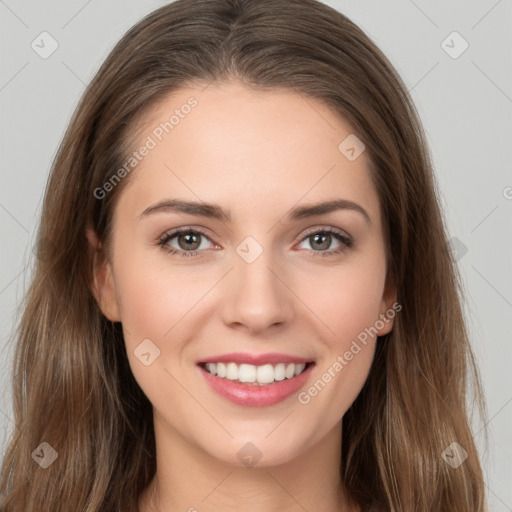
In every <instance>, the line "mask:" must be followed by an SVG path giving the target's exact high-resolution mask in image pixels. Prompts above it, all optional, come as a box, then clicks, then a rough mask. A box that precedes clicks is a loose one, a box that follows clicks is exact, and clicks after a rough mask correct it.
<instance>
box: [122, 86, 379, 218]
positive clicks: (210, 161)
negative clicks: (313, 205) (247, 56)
mask: <svg viewBox="0 0 512 512" xmlns="http://www.w3.org/2000/svg"><path fill="white" fill-rule="evenodd" d="M136 128H137V142H136V144H135V149H137V148H141V147H143V146H144V145H146V146H148V147H151V149H149V150H148V151H145V156H144V157H143V158H141V159H140V161H138V162H137V165H136V167H135V169H134V170H133V171H132V176H131V178H132V179H131V180H130V183H129V184H127V185H128V186H127V187H126V190H125V191H124V192H123V194H122V195H123V196H124V195H126V198H125V201H128V200H129V201H130V203H131V206H132V207H133V208H135V209H137V210H138V211H139V213H140V212H141V211H142V210H144V208H145V207H147V206H148V203H149V202H151V201H153V202H154V201H158V200H161V199H163V198H169V197H173V198H174V197H180V198H188V199H195V200H202V201H205V202H213V203H219V204H223V205H225V206H226V207H228V208H229V209H230V210H237V208H238V209H239V213H240V215H242V216H245V217H246V218H247V215H248V214H249V213H250V212H251V211H252V214H254V212H255V211H259V213H260V215H263V214H264V213H265V212H267V213H269V214H272V215H274V216H275V215H277V214H279V215H280V216H281V215H283V214H284V213H285V211H286V210H287V209H289V208H291V207H292V206H294V205H296V204H298V203H301V202H307V203H309V202H316V201H320V200H326V199H331V198H344V199H348V200H352V201H355V202H357V203H359V204H361V206H363V207H364V208H365V209H366V210H367V211H368V213H369V214H370V216H371V217H372V218H375V220H376V221H378V219H379V211H378V210H379V206H378V196H377V193H376V190H375V188H374V186H373V183H372V181H371V178H370V173H369V168H368V157H367V155H366V152H364V151H363V152H362V154H361V155H360V156H359V157H358V158H356V159H355V160H350V159H348V158H347V156H346V154H344V153H343V151H342V150H340V143H342V142H343V141H345V140H349V141H350V140H352V139H351V137H352V138H353V137H354V134H353V129H352V127H351V126H350V125H349V124H348V123H347V122H346V121H345V120H344V119H343V118H341V117H340V116H339V115H337V114H336V113H335V112H333V111H332V110H331V109H329V108H328V107H327V106H326V105H325V104H323V103H322V102H320V101H318V100H315V99H312V98H309V97H305V96H304V95H301V94H298V93H296V92H294V91H289V90H274V91H261V90H255V89H250V88H248V87H247V86H244V85H243V84H240V83H239V82H231V83H222V84H210V85H208V86H207V87H206V88H205V87H204V86H202V87H191V88H183V89H179V90H176V91H174V92H173V93H172V94H170V95H168V96H167V97H166V98H165V99H164V100H162V101H160V102H159V103H158V104H156V105H155V106H154V107H153V108H152V109H151V110H150V111H148V112H147V113H145V115H144V116H143V117H142V119H141V120H140V122H139V125H138V126H137V127H136ZM347 138H348V139H347ZM343 147H344V146H343V145H342V148H341V149H343ZM356 149H358V148H356Z"/></svg>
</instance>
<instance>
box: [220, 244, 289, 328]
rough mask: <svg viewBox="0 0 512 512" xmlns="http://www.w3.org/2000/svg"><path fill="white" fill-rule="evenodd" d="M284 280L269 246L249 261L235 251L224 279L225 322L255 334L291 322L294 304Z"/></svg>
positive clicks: (223, 313)
mask: <svg viewBox="0 0 512 512" xmlns="http://www.w3.org/2000/svg"><path fill="white" fill-rule="evenodd" d="M287 280H288V281H289V280H290V278H289V277H288V279H287V275H286V273H285V272H284V271H283V269H280V267H279V266H278V265H277V263H276V260H275V258H274V257H273V255H272V252H271V251H270V250H265V251H263V253H262V254H261V255H260V256H259V257H258V258H257V259H256V260H255V261H253V262H252V263H248V262H247V261H245V260H244V259H243V258H242V257H238V255H237V256H236V257H235V260H234V267H233V270H232V271H231V272H230V273H229V275H228V276H227V279H225V280H224V283H223V286H224V290H223V294H224V297H225V301H224V303H223V311H222V316H223V320H224V322H225V324H226V325H228V326H230V327H232V328H233V327H235V328H238V329H245V330H246V331H248V332H249V333H251V334H255V333H261V332H264V331H265V330H267V329H269V328H270V327H273V326H278V325H281V326H283V325H285V324H288V323H290V322H291V321H292V319H293V316H294V314H295V308H294V304H293V297H294V295H293V293H292V292H291V291H290V283H288V282H287Z"/></svg>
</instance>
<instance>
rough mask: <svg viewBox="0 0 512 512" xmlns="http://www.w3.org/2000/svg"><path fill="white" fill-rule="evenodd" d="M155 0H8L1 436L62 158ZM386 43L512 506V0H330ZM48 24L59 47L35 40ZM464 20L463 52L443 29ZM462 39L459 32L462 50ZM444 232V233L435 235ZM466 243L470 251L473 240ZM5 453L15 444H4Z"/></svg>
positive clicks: (499, 499) (496, 506)
mask: <svg viewBox="0 0 512 512" xmlns="http://www.w3.org/2000/svg"><path fill="white" fill-rule="evenodd" d="M165 3H167V2H162V1H157V0H142V1H141V0H137V1H135V0H129V1H128V0H109V1H108V2H106V1H102V2H100V1H99V0H89V1H87V0H72V1H70V0H68V1H66V2H64V1H62V2H58V1H52V2H50V1H40V0H37V1H36V0H31V1H27V0H18V1H15V0H5V1H3V0H0V27H1V32H0V34H1V35H0V41H1V43H0V59H1V64H0V70H1V71H0V72H1V75H0V108H1V123H0V129H1V142H0V143H1V148H0V156H1V165H2V172H1V175H0V176H1V178H0V179H1V187H0V237H1V238H0V239H1V246H2V251H1V261H0V271H1V274H0V335H1V341H0V390H1V393H0V395H1V396H0V442H1V443H2V446H5V440H6V435H7V433H8V432H9V431H10V429H11V428H12V425H13V423H12V408H11V397H10V392H11V390H10V383H9V378H8V372H9V371H10V364H11V360H12V356H13V340H12V331H13V327H14V325H15V324H16V319H17V317H16V314H17V311H18V305H19V303H20V300H21V298H22V296H23V292H24V290H25V289H26V287H27V285H28V282H29V278H30V269H31V265H32V260H33V254H32V249H33V246H34V240H35V232H36V227H37V223H38V216H39V212H40V207H41V200H42V194H43V190H44V186H45V183H46V180H47V177H48V172H49V168H50V164H51V161H52V159H53V157H54V155H55V152H56V150H57V147H58V145H59V142H60V140H61V138H62V136H63V134H64V130H65V128H66V126H67V123H68V121H69V118H70V116H71V113H72V112H73V110H74V108H75V106H76V104H77V101H78V99H79V97H80V96H81V94H82V92H83V90H84V86H85V84H86V83H88V82H89V80H90V79H91V78H92V76H93V74H94V73H95V72H96V70H97V69H98V67H99V65H100V63H101V62H102V61H103V59H104V58H105V57H106V55H107V54H108V52H109V51H110V49H111V48H112V47H113V45H114V44H115V42H116V41H117V40H118V39H119V38H120V37H121V36H122V35H123V33H124V32H125V31H126V30H127V29H128V28H129V27H130V26H131V25H133V24H134V23H135V22H137V21H138V20H139V19H140V18H141V17H142V16H144V15H145V14H146V13H148V12H150V11H152V10H153V9H155V8H157V7H160V6H161V5H164V4H165ZM326 3H328V4H329V5H331V6H332V7H334V8H336V9H338V10H339V11H341V12H343V13H344V14H346V15H348V16H349V17H350V18H351V19H352V20H354V21H355V22H356V23H358V24H359V25H360V26H361V28H363V30H365V31H366V32H367V34H368V35H369V36H370V37H371V38H372V39H373V40H374V41H375V42H376V43H377V44H378V45H379V46H380V48H381V49H382V50H383V51H384V53H385V54H386V55H387V56H388V57H389V59H390V60H391V62H392V63H393V64H394V65H395V67H396V68H397V69H398V71H399V73H400V74H401V75H402V77H403V78H404V80H405V83H406V84H407V86H408V87H409V89H410V90H411V91H412V96H413V99H414V101H415V103H416V105H417V107H418V110H419V112H420V115H421V118H422V120H423V123H424V127H425V130H426V133H427V136H428V139H429V143H430V146H431V151H432V157H433V161H434V164H435V168H436V172H437V175H438V178H439V182H440V186H441V189H442V197H441V201H442V204H443V208H444V210H445V214H446V218H447V221H448V226H449V230H450V236H451V237H456V238H457V239H458V240H457V241H456V242H455V244H454V245H456V246H457V247H458V248H459V256H460V260H459V265H460V269H461V273H462V277H463V280H464V283H465V288H466V290H467V303H466V310H467V316H468V321H469V326H470V329H471V333H472V341H473V345H474V349H475V353H476V357H477V361H478V364H479V366H480V369H481V373H482V377H483V382H484V386H485V393H486V397H487V401H488V410H489V415H488V419H489V421H488V425H487V427H488V430H489V434H490V438H489V441H490V442H489V449H488V450H486V449H485V447H484V445H483V437H484V436H483V434H482V430H481V428H482V426H483V425H482V424H480V423H476V424H475V426H474V434H475V438H476V440H477V443H478V445H479V446H480V447H481V452H482V457H483V460H484V465H485V471H486V480H487V488H488V493H489V500H490V504H491V510H493V511H497V512H504V511H512V485H511V484H512V436H511V430H512V429H511V426H512V403H511V401H512V386H511V380H512V379H511V376H510V375H511V371H510V367H511V363H512V343H511V342H512V339H511V336H510V334H511V332H512V272H511V271H510V270H511V264H510V263H511V262H512V258H511V256H512V243H511V241H512V229H511V228H512V173H511V172H510V164H511V162H512V149H511V148H512V76H511V63H512V55H511V54H512V44H511V43H512V41H511V39H512V37H511V34H512V30H511V28H512V27H511V25H512V23H511V21H512V1H511V0H499V1H496V0H485V1H484V0H482V1H475V2H463V1H444V2H439V1H435V2H434V1H420V0H414V1H412V0H394V1H390V2H383V1H381V0H359V1H356V0H337V1H334V0H331V1H329V2H326ZM43 31H47V32H49V33H50V34H51V36H52V37H53V38H54V39H55V40H56V41H57V42H58V45H59V46H58V49H57V50H56V51H55V52H54V53H53V54H52V55H51V56H50V57H48V58H47V59H42V58H41V57H40V56H39V55H38V54H37V53H36V52H35V51H34V50H33V49H32V48H31V43H32V41H34V40H35V39H36V38H37V37H38V36H39V34H41V32H43ZM453 31H457V32H458V33H459V34H460V35H461V36H462V37H463V38H464V40H466V41H467V43H468V44H469V47H468V49H467V50H466V51H465V52H464V53H462V55H460V56H459V57H458V58H456V59H454V58H452V57H451V56H449V55H448V54H447V53H446V52H445V50H444V49H443V47H442V46H441V43H442V41H443V40H445V39H446V38H447V36H448V35H449V34H451V33H452V32H453ZM461 44H463V43H462V41H461V40H460V39H457V38H455V39H454V38H453V37H452V38H449V39H448V40H447V42H446V43H445V45H449V46H452V47H453V48H452V49H451V50H450V51H451V52H452V53H453V52H456V51H457V50H459V49H461V48H462V46H461ZM432 243H436V241H435V240H432ZM466 249H467V252H466V253H464V252H465V250H466ZM2 453H3V450H2Z"/></svg>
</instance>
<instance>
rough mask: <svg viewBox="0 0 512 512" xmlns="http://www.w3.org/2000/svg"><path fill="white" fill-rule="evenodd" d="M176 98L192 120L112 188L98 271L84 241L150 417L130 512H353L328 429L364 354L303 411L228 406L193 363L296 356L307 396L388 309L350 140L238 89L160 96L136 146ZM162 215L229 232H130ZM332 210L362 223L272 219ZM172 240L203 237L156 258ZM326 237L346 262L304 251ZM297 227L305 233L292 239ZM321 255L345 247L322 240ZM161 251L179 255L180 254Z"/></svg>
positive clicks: (365, 174)
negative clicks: (175, 208)
mask: <svg viewBox="0 0 512 512" xmlns="http://www.w3.org/2000/svg"><path fill="white" fill-rule="evenodd" d="M190 96H194V97H195V98H196V99H197V100H198V105H197V106H196V107H195V108H194V109H193V110H192V111H191V112H190V114H188V115H187V116H186V117H185V118H184V119H181V120H180V124H179V125H178V126H176V127H175V129H174V130H173V131H172V132H170V133H169V134H168V135H166V136H165V137H164V138H163V140H162V141H161V142H160V143H159V144H158V145H157V147H155V148H154V149H152V150H151V151H150V152H149V154H148V155H147V156H146V157H145V158H144V159H143V160H142V161H141V162H140V163H139V164H138V166H137V167H136V169H135V170H133V171H132V174H131V176H130V179H129V181H128V182H127V183H126V187H125V188H123V190H122V192H121V194H120V197H119V198H118V202H117V204H116V208H115V212H114V221H113V231H112V239H111V244H110V246H109V251H108V254H106V255H105V256H106V257H102V247H101V244H100V243H99V242H98V240H97V239H96V238H95V236H94V234H93V233H92V232H91V231H89V233H88V235H89V239H90V241H91V246H92V247H93V248H94V249H95V250H96V251H97V255H98V258H97V261H96V267H95V269H96V270H95V279H96V295H97V300H98V303H99V304H100V307H101V309H102V311H103V313H104V314H105V315H106V316H107V317H108V318H109V319H110V320H112V321H120V322H122V324H123V329H124V333H125V340H126V346H127V353H128V358H129V361H130V366H131V369H132V371H133V374H134V376H135V378H136V380H137V382H138V383H139V385H140V386H141V388H142V390H143V391H144V393H145V394H146V395H147V397H148V398H149V400H150V401H151V403H152V404H153V411H154V424H155V436H156V449H157V464H158V468H157V474H156V476H155V478H154V480H153V482H152V483H151V484H150V485H149V486H148V487H147V488H146V490H145V492H144V493H143V494H142V496H141V497H140V501H139V509H140V511H142V512H149V511H152V510H159V511H162V512H163V511H187V510H188V511H194V510H197V511H200V512H203V511H205V512H206V511H224V512H229V511H231V510H240V505H241V504H243V509H244V510H247V511H249V512H256V511H261V510H265V511H268V512H274V511H276V512H277V511H282V510H288V511H299V510H300V511H303V510H304V509H306V510H323V511H349V510H350V511H352V510H357V508H354V507H351V506H349V505H348V504H347V501H346V499H345V498H344V496H343V492H342V491H341V490H340V484H339V477H338V474H339V470H340V468H339V464H340V460H339V453H340V449H341V419H342V417H343V415H344V413H345V412H346V410H347V409H348V408H349V406H350V405H351V404H352V402H353V401H354V399H355V398H356V397H357V395H358V394H359V392H360V390H361V388H362V386H363V384H364V382H365V380H366V378H367V376H368V372H369V369H370V366H371V363H372V360H373V355H374V350H375V344H376V342H377V339H376V337H373V338H369V339H368V343H367V345H366V346H363V345H361V346H362V350H361V351H360V352H359V353H358V354H357V355H355V356H354V357H353V359H352V360H351V361H350V362H348V364H347V365H346V366H344V367H343V370H342V371H340V372H338V373H336V376H335V377H334V378H332V379H331V381H330V382H329V383H328V384H327V385H326V386H325V387H324V389H322V391H321V392H319V393H318V394H317V395H316V396H315V397H313V398H311V401H310V402H309V403H307V404H301V403H300V402H299V401H298V399H297V395H293V396H291V397H289V398H288V399H286V400H285V401H284V402H281V403H279V404H276V405H273V406H268V407H261V408H256V407H243V406H239V405H235V404H233V403H231V402H229V401H227V400H226V399H224V398H222V397H220V396H219V395H217V394H216V393H215V392H214V391H213V390H211V389H210V387H209V386H208V385H207V384H206V383H205V382H204V381H203V379H202V378H200V375H199V373H198V368H197V367H196V365H195V362H196V361H197V360H199V359H201V358H206V357H211V356H214V355H219V354H223V353H227V352H250V353H255V354H260V353H266V352H281V353H287V354H293V355H297V356H303V357H307V358H309V359H312V360H315V362H316V366H315V367H314V369H313V374H312V375H311V377H310V379H309V380H308V383H307V384H306V385H305V386H304V387H303V388H302V390H307V389H308V388H309V387H310V386H311V385H312V384H313V383H314V382H315V381H317V380H318V379H319V378H321V376H322V374H323V373H324V372H325V371H327V370H328V368H329V367H331V368H332V365H333V363H334V362H335V361H336V360H337V357H338V356H339V355H343V354H344V353H345V352H346V351H347V350H349V348H350V346H351V343H352V342H353V340H355V339H356V337H357V336H358V334H360V333H361V332H362V331H364V329H365V328H369V327H370V326H373V325H374V324H375V322H376V321H377V320H378V319H379V317H380V315H382V314H384V313H385V312H386V311H389V310H390V308H391V307H392V305H393V303H394V302H395V299H396V297H395V292H394V289H393V288H392V286H386V269H387V263H386V257H385V240H384V238H383V232H382V228H381V212H380V205H379V199H378V195H377V192H376V190H375V187H374V186H373V184H372V182H371V179H370V174H369V171H368V160H367V155H366V153H365V152H363V153H362V154H361V156H360V157H359V158H357V159H356V160H355V161H349V160H348V159H347V158H346V157H345V156H344V155H343V154H342V153H341V152H340V151H339V150H338V145H339V144H340V142H341V141H342V140H344V139H345V138H346V137H347V136H348V135H349V134H351V133H353V130H352V128H351V127H350V125H349V124H347V122H345V121H344V120H343V119H340V118H339V116H337V115H336V114H335V113H334V112H332V111H331V110H330V109H329V108H328V107H327V106H325V105H323V104H322V103H320V102H318V101H317V100H313V99H310V98H308V99H307V100H306V98H304V97H303V96H301V95H298V94H295V93H294V92H289V91H279V92H257V91H254V90H252V89H249V88H247V87H246V86H244V85H243V84H241V83H239V82H236V81H233V82H227V83H222V84H217V85H215V84H212V85H209V86H208V87H207V88H206V89H204V87H197V88H187V89H181V90H179V91H175V92H173V93H172V95H170V96H169V97H167V98H166V99H165V100H164V101H162V102H161V103H160V104H158V105H157V106H156V107H154V108H153V109H152V110H151V111H149V112H148V113H147V115H146V116H145V118H144V124H143V129H142V130H141V133H142V135H141V137H140V141H141V144H140V145H142V144H143V142H144V140H145V139H146V137H147V135H148V134H150V133H151V131H152V130H153V129H154V128H155V127H156V126H158V124H159V123H160V122H162V121H164V120H166V119H168V118H169V115H170V114H169V112H171V113H172V111H174V109H176V108H179V107H180V106H181V105H183V104H184V103H185V102H186V101H187V99H188V98H189V97H190ZM140 145H138V146H137V147H139V146H140ZM170 198H179V199H187V200H195V201H199V200H200V201H204V202H208V203H210V202H211V203H216V204H218V205H221V206H222V207H223V208H225V209H228V210H229V211H230V212H231V217H232V219H231V222H230V223H225V222H222V221H220V220H217V219H212V218H207V217H201V216H195V215H191V214H183V213H180V214H177V213H174V212H171V211H167V212H165V211H164V212H159V213H155V214H151V215H146V216H143V217H142V218H141V217H140V215H141V213H142V212H143V211H144V210H145V209H146V208H148V207H149V206H151V205H153V204H155V203H158V202H159V201H162V200H164V199H170ZM335 198H342V199H348V200H351V201H353V202H355V203H357V204H359V205H360V206H361V207H363V208H364V209H365V210H366V212H367V213H368V215H369V218H370V223H367V222H366V221H365V219H364V217H363V215H361V214H360V213H358V212H356V211H352V210H338V211H335V212H331V213H327V214H321V215H318V216H315V217H309V218H304V219H301V220H298V221H291V222H288V221H286V219H285V215H286V213H287V212H288V211H289V210H290V209H291V208H293V207H296V206H302V205H305V204H310V203H314V202H318V201H326V200H331V199H335ZM183 226H185V227H189V226H190V227H191V228H202V230H203V231H205V232H206V234H207V237H208V238H200V241H201V245H200V249H199V250H200V251H202V253H201V254H202V256H196V257H194V256H193V257H190V258H180V257H178V256H175V255H172V254H169V253H168V252H167V251H166V250H165V248H163V247H161V246H159V245H158V244H157V242H158V240H159V238H161V237H162V236H163V234H165V233H166V232H169V231H170V230H171V229H175V228H179V227H183ZM329 227H332V228H335V229H336V228H337V229H339V230H342V232H343V233H345V234H349V235H350V236H351V237H352V239H353V241H354V245H353V246H352V247H350V248H345V249H344V250H343V251H342V252H339V253H337V254H332V255H330V256H326V257H322V255H321V252H322V247H320V248H319V244H321V242H318V243H316V244H315V241H314V240H313V239H312V235H313V234H314V233H321V232H322V229H325V228H329ZM309 228H318V229H317V230H316V231H313V232H312V233H310V234H309V235H308V236H305V234H304V233H305V232H306V230H309ZM247 236H252V237H253V238H254V239H255V240H256V241H257V242H258V243H259V244H260V245H261V247H262V248H263V252H262V254H261V255H260V256H259V257H258V258H257V259H256V260H255V261H254V262H252V263H247V261H245V260H244V259H243V258H242V257H240V256H239V255H238V254H237V252H236V248H237V246H238V245H239V244H240V243H241V242H242V241H243V240H244V239H245V237H247ZM326 244H327V250H335V249H337V248H343V245H342V243H341V242H339V241H338V240H337V239H336V238H334V237H332V238H331V243H330V245H328V244H329V241H328V240H327V243H326ZM168 245H171V246H172V247H173V248H174V249H176V250H179V249H181V251H182V252H185V251H186V247H187V246H186V244H185V243H183V241H182V242H181V245H180V244H179V238H178V237H175V238H174V239H173V240H172V241H169V243H168ZM196 247H197V245H196ZM324 250H325V249H324ZM392 326H393V321H392V320H388V321H387V322H386V323H385V326H384V328H382V329H380V330H379V332H378V334H379V335H384V334H386V333H388V332H389V331H390V330H391V328H392ZM144 339H151V340H152V342H153V343H154V344H155V345H156V346H157V347H158V348H159V350H160V356H159V357H158V358H157V359H155V360H154V362H153V363H152V364H150V365H149V366H145V365H144V364H142V363H141V361H140V360H139V359H138V358H137V357H136V356H135V355H134V350H135V349H136V348H137V346H138V345H139V344H140V343H141V342H142V340H144ZM248 442H250V443H252V444H253V445H255V446H256V447H257V449H258V450H259V452H260V453H261V459H260V460H259V462H258V463H257V464H256V465H255V466H253V467H246V466H245V465H244V464H242V463H241V461H240V460H239V458H238V456H237V453H238V452H239V450H240V449H241V448H242V447H243V446H244V445H245V444H246V443H248Z"/></svg>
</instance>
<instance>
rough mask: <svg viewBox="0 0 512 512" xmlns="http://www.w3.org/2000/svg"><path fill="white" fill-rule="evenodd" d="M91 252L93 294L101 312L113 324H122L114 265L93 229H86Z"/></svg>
mask: <svg viewBox="0 0 512 512" xmlns="http://www.w3.org/2000/svg"><path fill="white" fill-rule="evenodd" d="M86 236H87V240H88V242H89V251H90V254H91V258H92V260H93V275H92V292H93V295H94V298H95V299H96V302H97V303H98V306H99V308H100V310H101V312H102V313H103V314H104V315H105V316H106V317H107V318H108V319H109V320H110V321H112V322H120V321H121V315H120V314H119V304H118V300H117V295H116V288H115V283H114V277H113V274H112V265H111V263H110V261H109V260H108V258H107V255H106V254H105V251H104V250H103V247H102V244H101V242H100V240H99V239H98V237H97V235H96V233H95V232H94V230H93V229H92V228H91V227H87V228H86Z"/></svg>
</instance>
